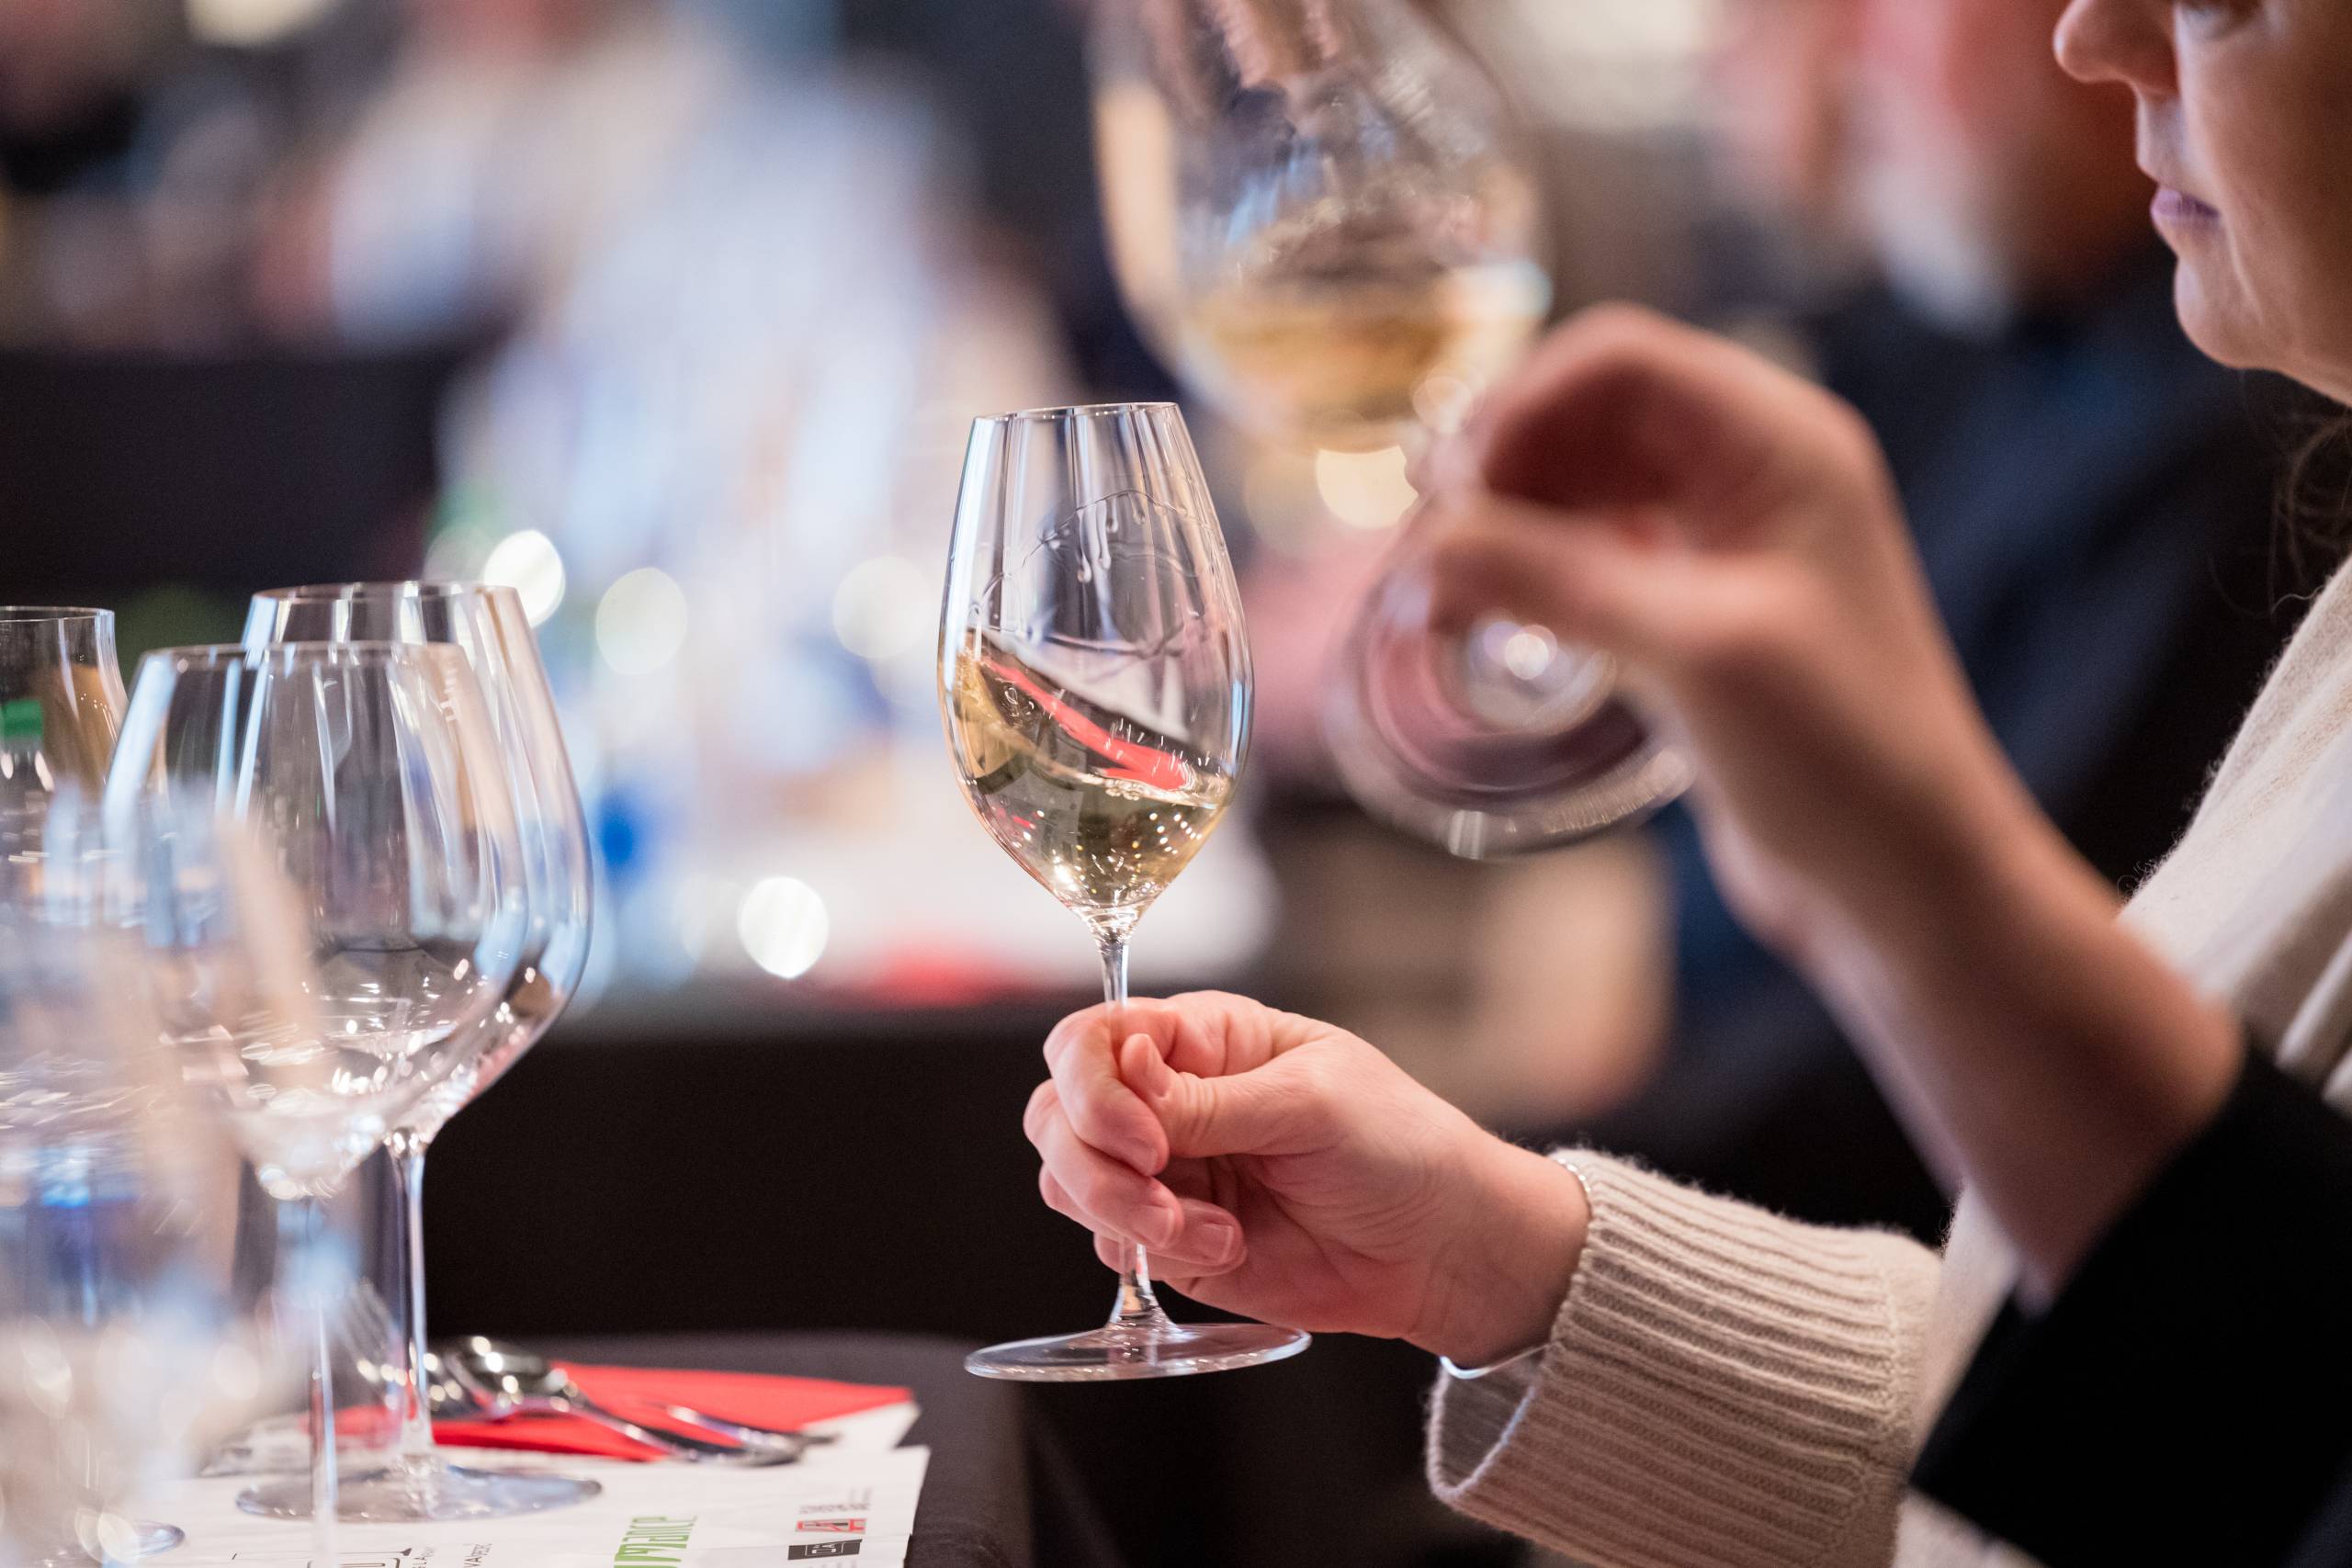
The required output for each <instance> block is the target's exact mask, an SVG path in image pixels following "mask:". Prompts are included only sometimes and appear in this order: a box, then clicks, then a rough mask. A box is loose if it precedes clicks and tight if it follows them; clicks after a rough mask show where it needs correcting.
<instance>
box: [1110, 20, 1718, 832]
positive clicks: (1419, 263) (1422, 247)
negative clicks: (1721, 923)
mask: <svg viewBox="0 0 2352 1568" xmlns="http://www.w3.org/2000/svg"><path fill="white" fill-rule="evenodd" d="M1093 16H1094V28H1093V39H1092V44H1093V47H1092V51H1091V53H1092V69H1093V74H1094V84H1095V86H1094V91H1095V105H1096V118H1097V129H1098V135H1097V146H1098V155H1099V157H1100V159H1101V175H1102V184H1103V209H1104V211H1105V213H1106V215H1107V218H1108V220H1109V224H1110V230H1111V241H1112V253H1113V256H1114V262H1115V265H1116V270H1117V273H1118V276H1119V281H1120V286H1121V288H1122V291H1123V293H1124V294H1125V297H1126V299H1127V302H1128V304H1129V306H1130V307H1131V308H1132V309H1133V310H1135V312H1136V315H1137V317H1138V319H1140V320H1141V321H1143V322H1144V323H1145V325H1146V327H1147V330H1148V331H1150V332H1151V333H1153V335H1154V336H1156V337H1157V338H1158V339H1159V341H1160V344H1161V345H1162V347H1163V348H1164V349H1165V350H1166V351H1167V352H1168V354H1169V355H1170V362H1171V363H1173V364H1174V365H1175V366H1177V367H1178V368H1179V370H1180V371H1181V372H1182V374H1183V376H1184V377H1185V378H1186V379H1187V381H1188V382H1189V383H1190V384H1191V385H1193V387H1194V388H1195V389H1197V390H1199V391H1200V392H1202V393H1203V394H1204V395H1205V396H1206V397H1208V398H1209V399H1210V400H1212V401H1214V402H1215V403H1216V404H1217V405H1218V406H1219V407H1220V408H1221V409H1223V410H1224V411H1225V412H1227V413H1228V414H1230V415H1231V416H1232V417H1233V418H1234V419H1236V420H1237V421H1238V422H1239V423H1241V424H1242V425H1243V426H1244V427H1245V428H1247V429H1249V430H1250V431H1251V432H1252V433H1253V434H1257V435H1259V436H1261V437H1262V438H1265V439H1267V440H1271V441H1274V442H1277V443H1283V444H1287V445H1293V446H1313V447H1320V448H1326V449H1338V450H1341V451H1361V450H1363V449H1366V448H1373V447H1388V446H1401V447H1404V448H1406V449H1407V450H1408V451H1411V450H1413V449H1416V448H1419V446H1423V445H1425V443H1426V441H1427V439H1428V438H1429V437H1430V435H1433V434H1434V435H1441V436H1442V435H1444V434H1450V433H1452V432H1453V431H1454V430H1455V429H1456V428H1458V427H1459V425H1460V424H1461V423H1462V422H1463V421H1464V418H1465V417H1466V415H1467V412H1468V411H1469V410H1470V409H1471V407H1472V406H1473V405H1475V403H1476V400H1477V399H1478V398H1479V397H1480V396H1481V395H1482V394H1483V393H1484V392H1485V391H1486V390H1487V388H1488V386H1489V385H1490V384H1492V383H1493V382H1494V381H1495V380H1496V378H1498V377H1499V376H1501V375H1502V374H1503V373H1504V372H1505V371H1507V370H1508V369H1509V368H1510V367H1511V366H1512V365H1513V363H1515V362H1516V361H1517V360H1518V358H1519V357H1520V355H1521V354H1522V353H1523V352H1524V350H1525V348H1526V345H1527V343H1528V341H1529V339H1530V338H1531V337H1532V334H1533V333H1534V331H1535V329H1536V328H1537V327H1538V326H1539V325H1540V324H1541V323H1542V321H1543V320H1544V316H1545V314H1546V312H1547V310H1548V309H1549V307H1550V305H1551V287H1550V281H1549V278H1548V276H1547V274H1546V273H1545V271H1544V266H1543V265H1542V254H1541V245H1540V243H1539V240H1538V236H1539V233H1540V231H1541V216H1542V215H1541V210H1540V199H1539V197H1538V194H1537V192H1538V190H1539V184H1538V181H1537V179H1536V177H1535V172H1534V163H1533V159H1532V154H1531V153H1530V152H1529V150H1528V147H1527V144H1526V141H1525V139H1524V137H1523V136H1522V134H1521V130H1519V128H1518V127H1517V125H1516V124H1515V122H1514V120H1513V118H1512V116H1511V115H1510V112H1509V109H1508V107H1507V106H1506V104H1505V103H1504V101H1503V98H1502V96H1501V94H1500V93H1499V92H1498V90H1497V89H1496V87H1495V85H1493V83H1492V82H1490V81H1489V80H1488V79H1487V76H1486V75H1485V73H1483V72H1482V71H1481V70H1480V69H1479V67H1478V65H1477V63H1476V62H1475V61H1474V60H1472V59H1471V58H1470V57H1469V55H1468V54H1467V52H1466V51H1464V50H1463V49H1462V48H1461V47H1460V46H1459V45H1458V44H1457V43H1455V42H1454V41H1453V40H1452V39H1448V38H1447V37H1446V36H1444V35H1443V34H1442V32H1440V31H1439V30H1438V28H1436V27H1435V26H1434V25H1433V24H1432V23H1431V22H1430V19H1429V18H1428V17H1424V16H1422V15H1420V14H1419V13H1418V12H1417V11H1416V8H1415V7H1414V6H1411V5H1409V4H1407V3H1406V0H1347V3H1346V4H1344V5H1340V4H1334V3H1333V0H1100V3H1099V4H1097V5H1096V6H1094V7H1093ZM1419 546H1420V541H1419V539H1417V538H1416V537H1415V535H1414V530H1412V529H1411V528H1409V527H1408V529H1407V531H1406V534H1405V536H1403V537H1402V538H1401V539H1400V540H1399V542H1398V545H1397V548H1396V549H1395V550H1394V551H1393V552H1392V554H1391V556H1390V558H1389V559H1388V561H1387V563H1386V564H1385V568H1384V570H1383V571H1382V573H1381V575H1380V577H1379V578H1378V579H1377V581H1375V582H1374V586H1373V587H1372V589H1371V591H1370V592H1369V593H1368V594H1367V596H1366V597H1365V599H1364V601H1363V604H1361V605H1360V606H1359V607H1358V608H1357V610H1356V613H1355V615H1354V618H1353V623H1352V626H1351V629H1350V631H1349V632H1348V634H1347V635H1346V637H1344V638H1343V639H1342V640H1341V643H1340V647H1339V648H1338V649H1335V650H1334V651H1335V653H1336V655H1337V667H1336V669H1335V671H1334V675H1333V679H1332V680H1331V682H1330V686H1329V698H1328V700H1327V702H1326V704H1325V723H1324V729H1325V735H1326V739H1328V740H1329V746H1330V751H1331V756H1332V760H1333V761H1334V762H1335V764H1336V765H1337V768H1338V771H1339V773H1340V780H1341V782H1342V783H1344V784H1346V785H1347V787H1348V789H1349V791H1350V792H1351V794H1353V795H1355V796H1356V798H1357V799H1358V800H1359V801H1361V802H1362V803H1363V806H1364V807H1366V808H1367V809H1368V810H1370V811H1372V812H1373V813H1374V814H1375V815H1377V816H1379V817H1382V818H1385V819H1386V820H1388V821H1390V822H1393V823H1395V824H1397V826H1400V827H1403V828H1406V829H1410V830H1412V831H1414V832H1417V833H1419V834H1422V835H1424V836H1426V837H1429V838H1431V839H1434V840H1437V841H1438V842H1440V843H1442V844H1443V845H1445V846H1446V847H1447V848H1448V849H1450V850H1452V851H1453V852H1455V853H1457V854H1462V855H1468V856H1486V855H1495V854H1503V853H1510V852H1518V851H1522V850H1530V849H1537V848H1542V847H1544V846H1546V845H1551V844H1557V843H1561V842H1565V841H1566V840H1572V839H1577V838H1581V837H1584V836H1586V835H1589V834H1591V833H1595V832H1599V831H1601V830H1603V829H1607V828H1610V827H1612V826H1615V825H1616V824H1618V823H1621V822H1624V821H1627V820H1630V819H1631V818H1635V817H1638V816H1640V815H1642V814H1643V813H1645V812H1646V811H1648V810H1651V809H1653V808H1654V807H1657V806H1659V805H1661V804H1663V803H1664V802H1665V801H1667V800H1668V799H1671V798H1672V797H1673V796H1674V795H1677V794H1679V792H1680V791H1681V789H1682V788H1683V787H1684V786H1685V785H1686V784H1687V783H1688V782H1689V776H1690V774H1689V769H1688V767H1687V766H1686V765H1685V763H1684V761H1682V759H1680V758H1679V756H1678V755H1676V754H1675V753H1674V752H1673V750H1672V749H1671V748H1670V747H1668V745H1666V744H1665V743H1664V741H1663V739H1662V738H1661V737H1660V735H1659V734H1658V732H1657V729H1656V728H1655V727H1654V726H1653V725H1652V724H1651V723H1650V722H1649V721H1648V720H1647V719H1646V718H1645V716H1643V715H1642V714H1640V713H1639V712H1638V711H1636V710H1635V709H1634V707H1633V706H1631V705H1629V704H1628V703H1627V702H1626V701H1625V700H1624V698H1623V694H1621V693H1620V692H1619V691H1618V690H1617V686H1616V671H1615V670H1614V668H1613V667H1612V666H1611V664H1610V663H1609V661H1608V660H1604V659H1600V658H1598V657H1596V656H1594V655H1592V654H1589V653H1588V652H1586V651H1584V650H1581V649H1576V648H1573V647H1564V646H1563V645H1562V644H1561V643H1560V642H1559V641H1558V639H1556V638H1555V637H1553V636H1552V634H1551V633H1550V632H1549V631H1547V630H1546V629H1544V627H1541V626H1524V625H1521V624H1519V623H1517V622H1514V621H1512V620H1510V619H1509V618H1508V617H1505V616H1502V615H1490V616H1487V617H1486V618H1484V619H1483V620H1480V621H1478V622H1476V624H1475V625H1473V626H1469V627H1467V628H1455V627H1453V626H1438V625H1436V624H1433V623H1432V622H1431V620H1430V614H1429V611H1430V593H1429V584H1428V574H1427V559H1426V556H1425V555H1424V554H1423V553H1422V551H1421V549H1420V547H1419Z"/></svg>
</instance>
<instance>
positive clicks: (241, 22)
mask: <svg viewBox="0 0 2352 1568" xmlns="http://www.w3.org/2000/svg"><path fill="white" fill-rule="evenodd" d="M335 3H336V0H187V30H188V31H189V32H190V33H191V34H193V35H194V36H195V37H196V38H197V39H199V40H201V41H202V42H205V43H214V44H223V45H226V46H228V47H229V48H232V49H253V48H257V47H259V46H261V45H263V44H271V43H277V42H278V41H279V40H280V39H286V38H290V37H291V36H293V35H294V34H296V33H298V32H300V31H301V30H302V29H303V28H307V27H309V26H310V25H311V23H312V22H315V21H317V20H318V19H319V18H320V17H323V16H325V15H326V14H327V12H329V11H330V10H333V9H334V6H335Z"/></svg>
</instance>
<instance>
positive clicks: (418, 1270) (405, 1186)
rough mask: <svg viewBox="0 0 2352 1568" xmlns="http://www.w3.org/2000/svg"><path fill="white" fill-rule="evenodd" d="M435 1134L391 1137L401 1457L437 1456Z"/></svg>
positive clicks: (403, 1133) (387, 1142)
mask: <svg viewBox="0 0 2352 1568" xmlns="http://www.w3.org/2000/svg"><path fill="white" fill-rule="evenodd" d="M431 1143H432V1140H431V1139H430V1138H427V1137H425V1136H423V1135H422V1134H417V1133H414V1132H412V1131H408V1130H405V1129H403V1130H401V1131H398V1132H395V1133H393V1134H392V1135H391V1136H390V1138H387V1139H386V1140H385V1146H386V1148H387V1150H388V1151H389V1153H390V1156H391V1165H392V1196H393V1204H394V1207H395V1208H396V1209H397V1210H398V1211H399V1213H397V1215H396V1216H395V1218H394V1220H393V1223H394V1224H397V1225H399V1226H400V1227H401V1306H402V1307H403V1308H405V1309H406V1310H405V1311H404V1313H403V1314H402V1316H403V1317H404V1319H405V1321H404V1322H403V1323H402V1324H401V1328H402V1331H403V1332H402V1333H401V1386H400V1391H399V1393H400V1402H401V1449H400V1451H401V1458H402V1459H404V1460H430V1459H431V1458H432V1457H433V1451H434V1450H433V1407H432V1403H431V1401H430V1399H429V1398H428V1397H427V1396H426V1393H425V1387H426V1385H425V1382H424V1343H425V1341H424V1154H425V1150H426V1149H427V1148H428V1147H430V1146H431Z"/></svg>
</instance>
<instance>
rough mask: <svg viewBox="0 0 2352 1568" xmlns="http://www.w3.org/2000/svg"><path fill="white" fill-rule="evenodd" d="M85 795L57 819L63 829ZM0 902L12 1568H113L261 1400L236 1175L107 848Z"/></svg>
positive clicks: (144, 1540) (76, 841)
mask: <svg viewBox="0 0 2352 1568" xmlns="http://www.w3.org/2000/svg"><path fill="white" fill-rule="evenodd" d="M73 810H74V797H72V796H69V797H68V799H67V802H66V804H65V805H63V806H62V807H57V811H56V814H57V815H58V816H61V817H62V816H64V815H68V814H71V813H72V812H73ZM58 826H59V828H60V832H59V834H58V837H57V846H58V847H57V848H56V849H55V850H52V851H51V852H47V853H45V855H44V871H45V872H46V874H45V875H44V877H43V878H42V879H41V885H40V886H39V887H30V886H24V885H19V886H16V887H13V888H11V889H10V890H9V892H8V894H7V896H6V898H5V900H0V1171H5V1172H6V1179H5V1180H0V1562H8V1563H9V1564H11V1565H12V1568H69V1565H81V1564H97V1563H102V1562H126V1561H129V1560H130V1559H132V1558H134V1557H138V1556H141V1555H144V1554H145V1553H146V1552H148V1551H153V1550H156V1549H157V1547H156V1543H157V1541H158V1540H161V1542H162V1543H163V1545H164V1546H165V1547H168V1546H170V1545H176V1544H177V1543H178V1542H179V1540H181V1537H180V1533H179V1531H177V1530H176V1529H171V1528H170V1527H168V1526H159V1525H151V1524H142V1523H139V1522H137V1521H135V1520H133V1519H131V1518H130V1517H126V1516H125V1515H124V1513H123V1512H122V1509H123V1508H124V1506H125V1505H126V1504H127V1503H129V1502H130V1500H131V1499H132V1498H134V1497H135V1496H137V1495H139V1494H141V1492H143V1491H145V1490H147V1489H148V1488H150V1487H152V1486H153V1485H155V1484H157V1483H160V1482H163V1481H164V1480H167V1479H171V1478H173V1477H175V1476H177V1475H183V1474H186V1473H187V1472H189V1471H190V1470H191V1469H192V1468H193V1466H194V1462H195V1461H196V1458H197V1456H198V1453H199V1452H201V1451H202V1450H203V1449H204V1448H205V1447H206V1446H207V1444H208V1443H209V1439H210V1438H213V1437H217V1436H218V1435H219V1434H220V1432H221V1431H225V1430H227V1429H229V1428H230V1427H233V1426H234V1425H236V1424H237V1423H238V1422H239V1421H240V1420H242V1419H243V1418H245V1417H247V1416H249V1415H250V1414H251V1408H252V1405H253V1403H254V1400H255V1399H256V1398H257V1397H258V1396H259V1395H260V1394H261V1393H262V1392H263V1390H264V1385H265V1383H266V1382H269V1381H270V1380H269V1379H268V1377H267V1376H266V1372H267V1368H266V1365H265V1362H264V1360H263V1359H262V1357H261V1355H260V1351H261V1349H262V1347H261V1345H260V1343H259V1340H258V1337H257V1336H256V1335H255V1334H254V1332H253V1325H252V1324H251V1323H250V1322H248V1321H244V1320H242V1319H241V1318H240V1316H239V1314H237V1312H236V1311H235V1309H234V1305H233V1303H232V1292H231V1289H230V1284H231V1276H230V1269H229V1267H228V1260H229V1254H230V1252H231V1250H232V1230H233V1226H234V1223H235V1204H234V1201H233V1193H234V1190H235V1183H236V1177H237V1160H236V1156H235V1155H234V1153H233V1152H232V1150H230V1149H229V1148H228V1146H227V1145H226V1142H225V1141H224V1140H223V1139H221V1138H220V1136H219V1130H218V1128H217V1126H215V1125H214V1124H213V1123H211V1122H209V1121H208V1120H207V1119H206V1118H205V1117H204V1116H203V1115H202V1114H201V1108H200V1107H198V1106H197V1105H195V1104H194V1103H192V1100H193V1097H192V1096H190V1095H189V1094H188V1093H187V1089H186V1087H185V1085H184V1084H183V1083H182V1082H181V1080H180V1077H179V1075H178V1073H177V1072H176V1071H175V1061H174V1060H173V1058H172V1055H171V1054H170V1053H169V1052H168V1051H167V1049H166V1048H165V1047H164V1044H163V1031H162V1026H161V1023H160V1021H159V1019H158V1016H157V1013H156V1010H155V1008H154V1006H153V1001H154V998H153V992H152V990H151V989H150V988H149V987H146V986H145V985H142V984H141V974H142V964H143V961H144V958H145V953H144V950H143V948H142V946H141V943H140V942H138V941H137V938H136V936H135V934H133V933H131V932H129V931H123V930H120V929H118V928H117V927H116V926H115V924H114V923H113V922H112V921H111V920H110V919H108V918H107V916H108V914H109V911H110V897H109V895H108V893H107V891H106V890H104V889H102V888H101V886H100V885H99V879H100V878H101V877H103V876H105V875H106V874H107V869H108V868H107V861H106V859H105V857H104V856H103V855H100V854H95V853H88V852H85V851H86V847H87V845H88V842H89V840H93V839H95V838H96V833H95V831H92V832H89V833H87V834H83V833H79V832H77V831H76V829H75V827H74V825H72V824H68V823H64V822H62V821H61V822H60V823H59V824H58Z"/></svg>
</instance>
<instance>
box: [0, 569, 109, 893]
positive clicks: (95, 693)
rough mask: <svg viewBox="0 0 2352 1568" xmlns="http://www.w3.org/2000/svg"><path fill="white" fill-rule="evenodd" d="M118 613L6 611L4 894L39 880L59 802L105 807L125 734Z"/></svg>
mask: <svg viewBox="0 0 2352 1568" xmlns="http://www.w3.org/2000/svg"><path fill="white" fill-rule="evenodd" d="M122 707H123V694H122V670H121V667H120V665H119V664H118V663H117V662H116V660H115V649H114V612H112V611H111V610H84V609H57V608H50V607H44V606H30V605H0V886H17V885H18V884H19V883H20V881H21V880H22V879H24V878H27V877H37V876H38V864H39V857H40V853H41V846H42V841H43V837H44V835H43V825H44V823H45V822H46V821H47V818H48V816H49V807H50V802H51V798H52V797H53V796H54V795H56V794H57V793H58V792H59V791H60V790H66V791H74V790H79V791H80V792H81V795H82V796H83V797H84V798H85V799H93V800H94V799H96V795H97V790H98V786H99V784H100V783H101V782H102V781H103V780H104V779H105V777H106V772H107V759H109V758H110V757H112V756H113V755H114V739H115V735H116V732H117V731H119V729H120V728H122Z"/></svg>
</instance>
